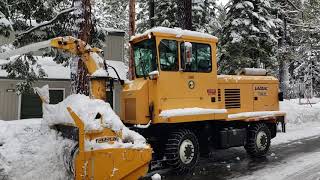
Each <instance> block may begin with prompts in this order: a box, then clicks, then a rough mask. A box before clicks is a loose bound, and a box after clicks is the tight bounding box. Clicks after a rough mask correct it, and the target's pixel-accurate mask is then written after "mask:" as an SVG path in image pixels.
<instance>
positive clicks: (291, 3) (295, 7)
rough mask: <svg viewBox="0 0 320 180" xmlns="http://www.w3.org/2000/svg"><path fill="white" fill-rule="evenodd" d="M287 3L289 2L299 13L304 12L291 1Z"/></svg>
mask: <svg viewBox="0 0 320 180" xmlns="http://www.w3.org/2000/svg"><path fill="white" fill-rule="evenodd" d="M287 2H288V3H289V4H290V5H291V6H292V7H293V8H294V9H296V10H297V11H300V12H302V10H301V9H299V8H298V7H297V6H296V5H295V4H294V3H293V2H291V1H290V0H287Z"/></svg>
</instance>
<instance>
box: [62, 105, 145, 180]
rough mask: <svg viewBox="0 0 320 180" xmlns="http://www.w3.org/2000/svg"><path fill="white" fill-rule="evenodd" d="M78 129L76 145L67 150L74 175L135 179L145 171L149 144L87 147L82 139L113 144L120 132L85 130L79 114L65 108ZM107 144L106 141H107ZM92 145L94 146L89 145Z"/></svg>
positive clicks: (78, 177)
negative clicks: (134, 146) (140, 145)
mask: <svg viewBox="0 0 320 180" xmlns="http://www.w3.org/2000/svg"><path fill="white" fill-rule="evenodd" d="M67 109H68V111H69V113H70V115H71V117H72V119H73V120H74V121H75V124H76V126H77V127H78V129H79V142H78V147H76V148H74V149H72V150H71V154H70V157H71V158H72V159H70V160H71V161H70V162H69V163H68V164H69V165H70V167H67V168H69V170H71V172H73V174H74V176H75V179H89V178H90V179H129V180H131V179H138V178H140V177H142V176H144V175H145V174H146V173H147V171H148V166H149V161H150V160H151V148H150V147H146V148H105V149H99V147H98V149H97V150H87V149H86V147H85V146H86V145H85V143H86V141H91V142H92V141H94V143H96V144H97V145H99V144H103V143H104V144H105V143H107V144H109V145H110V147H112V146H113V145H115V144H116V143H117V142H118V141H119V139H121V138H122V134H121V132H115V131H112V130H111V129H108V128H105V129H103V130H102V131H85V129H84V128H85V127H84V123H83V122H82V120H81V119H80V118H79V116H78V115H77V114H76V113H75V112H73V111H72V109H71V108H70V107H68V108H67ZM107 146H108V145H107ZM93 148H95V147H94V146H92V147H91V149H93Z"/></svg>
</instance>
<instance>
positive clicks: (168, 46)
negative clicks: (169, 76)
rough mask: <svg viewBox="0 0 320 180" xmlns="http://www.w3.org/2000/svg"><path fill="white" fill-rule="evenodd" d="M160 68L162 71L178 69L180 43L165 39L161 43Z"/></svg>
mask: <svg viewBox="0 0 320 180" xmlns="http://www.w3.org/2000/svg"><path fill="white" fill-rule="evenodd" d="M159 55H160V68H161V70H162V71H178V69H179V63H178V43H177V41H175V40H167V39H163V40H161V41H160V44H159Z"/></svg>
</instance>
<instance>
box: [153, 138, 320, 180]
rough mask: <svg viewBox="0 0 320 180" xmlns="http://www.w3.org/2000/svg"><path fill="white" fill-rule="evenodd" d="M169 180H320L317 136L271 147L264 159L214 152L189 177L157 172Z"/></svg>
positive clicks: (238, 151)
mask: <svg viewBox="0 0 320 180" xmlns="http://www.w3.org/2000/svg"><path fill="white" fill-rule="evenodd" d="M159 173H160V174H161V176H162V179H168V180H181V179H186V180H198V179H201V180H206V179H208V180H225V179H241V180H256V179H259V180H261V179H262V180H279V179H286V180H301V179H303V180H320V136H315V137H311V138H306V139H300V140H297V141H293V142H291V143H286V144H280V145H276V146H272V147H271V149H270V153H269V154H268V156H267V157H266V158H263V159H252V158H250V157H248V156H247V155H246V152H245V150H244V149H243V148H232V149H228V150H219V151H214V152H213V154H212V155H211V156H210V158H207V159H205V158H202V159H201V160H200V162H199V165H198V166H197V168H196V169H195V170H194V172H192V173H191V174H188V175H183V176H181V175H173V173H172V172H170V170H162V171H160V172H159Z"/></svg>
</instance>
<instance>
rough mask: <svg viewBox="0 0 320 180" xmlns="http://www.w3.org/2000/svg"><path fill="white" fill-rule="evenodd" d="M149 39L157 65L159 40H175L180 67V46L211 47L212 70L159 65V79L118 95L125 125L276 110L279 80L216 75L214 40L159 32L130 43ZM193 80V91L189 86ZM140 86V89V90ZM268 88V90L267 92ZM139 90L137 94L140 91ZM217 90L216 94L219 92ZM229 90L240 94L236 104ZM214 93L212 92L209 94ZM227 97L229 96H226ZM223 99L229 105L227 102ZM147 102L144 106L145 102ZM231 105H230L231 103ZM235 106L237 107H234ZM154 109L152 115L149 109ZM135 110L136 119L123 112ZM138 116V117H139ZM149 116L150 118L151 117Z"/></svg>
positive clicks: (223, 117) (136, 84) (128, 87)
mask: <svg viewBox="0 0 320 180" xmlns="http://www.w3.org/2000/svg"><path fill="white" fill-rule="evenodd" d="M150 36H152V37H153V38H154V39H155V41H156V49H157V50H156V52H157V64H159V48H158V46H159V44H160V41H161V40H162V39H168V40H176V41H177V42H178V59H179V64H180V66H181V58H180V57H181V56H180V43H182V42H195V43H204V44H209V45H210V46H211V54H212V55H211V61H212V71H211V72H209V73H204V72H202V73H201V72H183V71H162V70H161V69H160V67H159V65H158V71H159V76H158V77H157V78H156V79H154V80H151V79H148V78H147V79H144V78H136V79H134V80H133V81H132V82H130V84H129V85H126V86H125V88H124V92H123V93H122V94H121V102H122V103H121V104H122V105H121V110H122V113H121V114H122V116H121V117H122V120H123V121H124V122H125V123H128V124H147V123H148V122H149V121H150V120H151V119H152V123H153V124H157V123H183V122H195V121H205V120H226V121H228V120H245V118H237V119H228V114H235V113H241V112H253V111H279V102H278V86H279V85H278V84H279V83H278V80H277V79H276V78H274V77H272V76H243V75H217V61H216V56H215V55H216V44H217V39H214V38H211V39H206V38H201V37H192V36H179V37H177V35H175V34H167V33H161V32H152V33H151V34H149V35H144V36H140V37H137V38H135V39H133V40H132V41H131V43H132V44H133V45H134V44H135V43H138V42H141V41H143V40H145V39H150ZM190 81H192V84H193V86H194V87H193V88H190V87H189V83H190ZM142 84H143V88H142ZM266 89H267V90H266ZM225 90H226V91H225ZM139 91H140V92H139ZM218 91H219V93H218ZM228 91H231V93H232V91H239V96H240V97H239V99H238V102H233V100H235V99H232V98H234V97H232V95H228ZM209 92H214V93H209ZM225 94H227V96H228V97H225ZM128 99H135V100H136V102H135V105H136V106H133V105H132V104H131V106H128V105H126V104H125V102H126V101H128ZM226 100H227V101H228V102H226ZM143 101H145V102H147V104H146V103H145V102H143ZM232 103H233V104H232ZM237 103H239V107H236V108H234V107H235V106H234V105H236V104H237ZM151 106H152V108H153V112H152V114H150V113H149V112H148V108H149V107H151ZM193 107H198V108H206V109H226V110H227V113H223V114H202V115H188V116H180V117H170V118H164V117H160V116H159V114H160V113H161V111H163V110H171V109H181V108H193ZM128 108H129V109H131V110H133V109H134V110H135V111H136V113H135V116H134V117H135V118H133V116H130V119H128V118H127V117H128V116H127V117H126V113H127V114H128V113H131V114H133V113H132V112H130V111H128V110H127V109H128ZM138 114H139V115H138ZM151 117H152V118H151Z"/></svg>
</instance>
